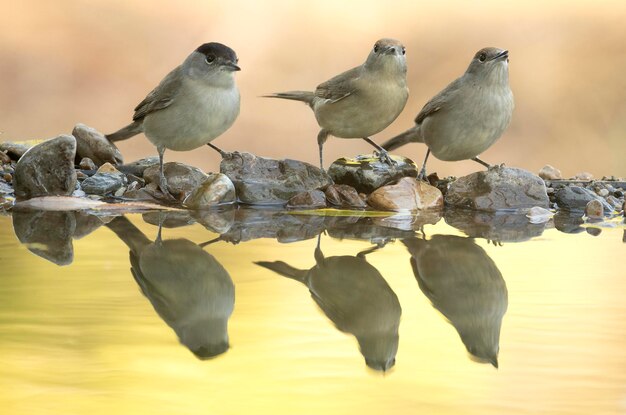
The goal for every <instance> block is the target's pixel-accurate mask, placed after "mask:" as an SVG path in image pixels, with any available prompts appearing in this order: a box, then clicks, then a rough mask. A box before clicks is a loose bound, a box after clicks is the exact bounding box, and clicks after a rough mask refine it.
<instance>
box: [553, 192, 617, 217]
mask: <svg viewBox="0 0 626 415" xmlns="http://www.w3.org/2000/svg"><path fill="white" fill-rule="evenodd" d="M554 197H555V200H556V203H557V205H558V206H559V208H561V209H565V210H569V211H577V212H583V211H584V210H585V207H586V206H587V203H589V202H590V201H592V200H599V201H600V202H601V203H602V205H603V207H604V208H605V209H609V210H612V207H611V205H609V204H608V202H606V201H605V200H604V199H602V198H601V197H600V196H598V195H596V194H595V192H593V191H592V190H589V189H585V188H583V187H579V186H571V187H563V188H561V189H559V190H558V191H557V192H556V193H555V195H554Z"/></svg>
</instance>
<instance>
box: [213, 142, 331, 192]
mask: <svg viewBox="0 0 626 415" xmlns="http://www.w3.org/2000/svg"><path fill="white" fill-rule="evenodd" d="M220 171H221V172H222V173H223V174H225V175H227V176H228V177H229V178H230V180H232V182H233V183H234V185H235V189H236V190H237V198H238V199H239V201H241V202H242V203H248V204H283V203H286V202H287V201H288V200H289V199H291V198H292V197H294V196H295V195H297V194H298V193H302V192H305V191H307V190H314V189H319V188H321V187H324V186H327V185H329V184H331V179H330V177H329V176H328V175H327V174H326V173H324V172H323V171H322V170H320V169H319V168H317V167H315V166H312V165H311V164H308V163H304V162H301V161H296V160H289V159H285V160H274V159H268V158H264V157H257V156H255V155H253V154H250V153H229V154H227V155H226V156H225V157H224V158H223V159H222V163H221V165H220Z"/></svg>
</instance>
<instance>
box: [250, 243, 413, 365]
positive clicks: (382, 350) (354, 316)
mask: <svg viewBox="0 0 626 415" xmlns="http://www.w3.org/2000/svg"><path fill="white" fill-rule="evenodd" d="M374 249H376V248H374ZM374 249H369V250H367V251H363V252H361V253H359V254H358V255H356V256H333V257H324V254H323V253H322V250H321V249H320V237H319V236H318V240H317V247H316V248H315V266H314V267H313V268H311V269H309V270H300V269H296V268H294V267H292V266H291V265H288V264H286V263H285V262H282V261H275V262H264V261H261V262H256V264H258V265H260V266H262V267H265V268H267V269H270V270H272V271H274V272H276V273H278V274H280V275H283V276H285V277H288V278H292V279H294V280H296V281H300V282H301V283H303V284H304V285H306V286H307V287H308V288H309V291H310V292H311V297H313V300H315V302H316V303H317V305H318V306H319V307H320V308H321V309H322V311H323V312H324V314H326V316H327V317H328V318H329V319H330V320H331V321H332V322H333V323H334V324H335V326H336V327H337V329H339V330H340V331H342V332H344V333H349V334H352V335H354V336H355V337H356V339H357V341H358V342H359V347H360V351H361V354H362V355H363V357H365V363H366V364H367V366H369V367H370V368H372V369H374V370H379V371H387V370H389V369H390V368H391V367H393V365H394V364H395V361H396V353H397V351H398V326H399V324H400V315H401V314H402V309H401V308H400V302H399V301H398V297H397V296H396V294H395V293H394V292H393V291H392V289H391V287H389V285H388V284H387V282H386V281H385V279H384V278H383V276H382V275H381V274H380V272H378V270H377V269H376V268H374V267H373V266H372V265H370V264H369V263H368V262H367V261H366V259H365V255H366V254H367V253H369V252H371V251H373V250H374Z"/></svg>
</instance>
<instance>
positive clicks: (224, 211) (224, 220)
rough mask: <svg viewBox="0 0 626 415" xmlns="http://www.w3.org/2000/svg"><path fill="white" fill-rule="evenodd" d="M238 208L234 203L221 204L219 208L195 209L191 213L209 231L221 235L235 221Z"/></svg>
mask: <svg viewBox="0 0 626 415" xmlns="http://www.w3.org/2000/svg"><path fill="white" fill-rule="evenodd" d="M236 211H237V208H236V207H235V206H233V205H226V206H220V207H219V208H218V209H202V210H193V211H191V212H190V213H191V215H192V216H193V218H194V219H195V220H196V221H197V222H198V223H200V224H202V225H203V226H204V227H205V228H207V229H208V230H209V231H211V232H214V233H219V234H220V235H221V234H223V233H226V232H228V230H229V229H230V228H231V227H232V226H233V223H235V212H236Z"/></svg>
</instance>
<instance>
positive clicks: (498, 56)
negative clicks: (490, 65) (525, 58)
mask: <svg viewBox="0 0 626 415" xmlns="http://www.w3.org/2000/svg"><path fill="white" fill-rule="evenodd" d="M508 57H509V51H508V50H503V51H502V52H500V53H498V54H497V55H496V56H494V57H493V58H491V60H492V61H495V60H496V59H500V58H508Z"/></svg>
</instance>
